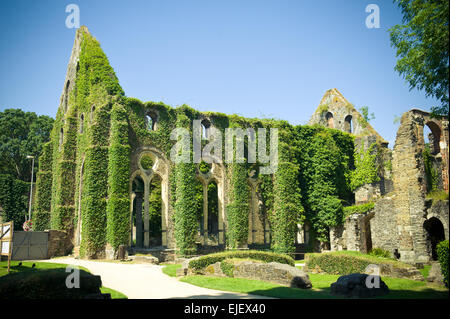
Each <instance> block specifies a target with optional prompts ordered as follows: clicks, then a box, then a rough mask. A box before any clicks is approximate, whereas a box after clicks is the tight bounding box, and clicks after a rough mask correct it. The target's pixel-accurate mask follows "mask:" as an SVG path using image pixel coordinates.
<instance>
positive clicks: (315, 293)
mask: <svg viewBox="0 0 450 319" xmlns="http://www.w3.org/2000/svg"><path fill="white" fill-rule="evenodd" d="M249 294H252V295H260V296H268V297H275V298H283V299H358V298H348V297H345V296H335V295H332V294H331V289H330V288H324V289H320V290H318V289H317V290H316V289H295V288H288V287H277V288H271V289H266V290H254V291H251V292H249ZM448 298H449V292H448V290H447V291H439V290H435V289H431V288H424V289H421V290H420V291H414V290H391V291H390V292H389V294H387V295H385V296H380V297H372V298H361V299H448Z"/></svg>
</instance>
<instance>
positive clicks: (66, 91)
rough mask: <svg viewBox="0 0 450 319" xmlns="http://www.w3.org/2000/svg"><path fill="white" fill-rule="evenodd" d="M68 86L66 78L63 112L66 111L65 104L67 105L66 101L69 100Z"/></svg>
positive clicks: (68, 82)
mask: <svg viewBox="0 0 450 319" xmlns="http://www.w3.org/2000/svg"><path fill="white" fill-rule="evenodd" d="M69 86H70V81H69V80H67V82H66V87H65V88H64V113H65V112H67V105H68V101H69Z"/></svg>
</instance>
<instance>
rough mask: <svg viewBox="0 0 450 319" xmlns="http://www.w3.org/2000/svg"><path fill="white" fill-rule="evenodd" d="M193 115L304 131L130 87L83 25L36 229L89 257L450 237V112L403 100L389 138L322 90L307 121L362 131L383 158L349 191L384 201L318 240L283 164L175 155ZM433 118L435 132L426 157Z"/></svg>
mask: <svg viewBox="0 0 450 319" xmlns="http://www.w3.org/2000/svg"><path fill="white" fill-rule="evenodd" d="M191 120H201V123H202V127H203V133H202V135H203V137H204V139H207V138H208V132H209V130H210V129H211V128H212V127H214V128H218V129H224V128H226V127H228V126H238V127H250V126H252V127H253V126H254V127H270V125H278V126H279V127H280V128H283V129H285V130H286V132H292V131H295V130H300V129H301V128H300V127H299V126H298V127H294V126H292V125H290V124H288V123H287V122H283V121H275V120H265V119H244V118H240V117H237V116H227V115H224V114H220V113H213V112H198V111H195V110H193V109H190V108H188V107H185V106H183V107H180V108H177V109H173V108H170V107H169V106H166V105H164V104H163V103H155V102H147V103H143V102H141V101H139V100H137V99H133V98H128V97H125V95H124V92H123V91H122V89H121V87H120V85H119V84H118V81H117V78H116V76H115V73H114V71H113V69H112V68H111V67H110V66H109V63H108V61H107V59H106V56H105V55H104V53H103V51H101V49H100V46H99V44H98V42H97V41H96V40H95V39H94V38H93V37H92V36H91V35H90V33H89V31H88V30H87V28H86V27H81V28H80V29H79V30H78V31H77V33H76V37H75V41H74V46H73V49H72V54H71V57H70V61H69V64H68V69H67V74H66V79H65V82H64V86H63V93H62V96H61V101H60V106H59V108H58V113H57V116H56V120H55V125H54V128H53V131H52V135H51V141H50V142H49V143H47V144H46V145H45V147H44V151H43V154H42V156H41V158H40V164H39V173H38V175H37V199H36V203H35V208H34V212H35V213H34V216H33V219H34V221H35V222H34V224H35V225H36V228H38V229H39V230H44V229H55V230H59V231H64V232H66V234H67V236H68V238H70V240H71V242H72V245H73V252H74V254H75V255H80V256H81V257H84V258H117V254H118V250H119V246H125V247H126V248H127V250H128V252H129V253H131V254H133V253H136V252H145V253H149V254H154V255H156V256H157V257H159V258H163V259H164V258H166V257H167V256H168V255H173V254H174V253H175V252H177V251H180V250H184V251H191V252H192V251H195V253H202V252H208V251H214V250H223V249H227V248H239V249H247V248H256V249H259V248H264V249H268V248H271V247H272V246H273V244H274V242H276V244H277V245H278V246H276V247H280V245H281V243H282V241H283V240H285V241H286V242H287V244H286V245H287V246H289V247H291V246H292V247H294V246H295V247H296V248H297V252H305V251H306V250H307V249H310V250H315V251H320V250H323V249H331V250H344V249H346V250H357V251H362V252H368V251H370V249H371V248H373V247H380V248H383V249H386V250H388V251H390V252H391V253H392V255H393V256H397V257H398V258H399V259H400V260H402V261H405V262H410V263H417V262H427V261H428V260H430V259H433V258H435V256H434V254H435V252H434V250H433V249H434V247H435V245H436V242H437V241H439V240H441V239H444V238H445V239H448V166H449V164H448V140H449V133H448V118H440V119H435V118H431V116H430V114H428V113H427V112H423V111H420V110H411V111H409V112H406V113H405V114H404V115H403V117H402V120H401V125H400V128H399V130H398V133H397V140H396V143H395V146H394V149H393V150H390V149H389V148H388V143H387V142H386V141H385V140H384V139H383V138H382V137H381V136H380V135H379V134H378V133H377V132H376V131H375V130H374V129H373V128H372V126H371V125H370V124H369V123H368V122H367V121H366V120H365V119H364V118H363V117H362V115H361V114H360V113H359V112H358V111H357V110H356V109H355V107H354V106H352V105H351V104H350V103H349V102H348V101H347V100H346V99H345V98H344V97H343V96H342V94H341V93H340V92H339V91H338V90H336V89H332V90H328V91H327V92H326V93H325V95H324V97H323V99H322V101H321V102H320V104H319V107H318V109H317V111H316V112H315V113H314V114H313V116H312V117H311V120H310V122H309V123H308V125H309V126H311V127H313V129H312V130H313V131H314V130H315V131H314V132H316V131H317V132H324V130H325V131H326V130H328V129H332V130H330V131H332V133H330V134H331V135H330V136H337V137H336V138H339V139H342V140H345V141H351V143H352V147H353V141H354V148H355V149H356V150H358V149H366V150H367V149H369V147H371V145H374V146H375V147H374V148H373V152H376V153H377V157H376V160H377V163H379V164H380V165H379V167H380V169H378V179H377V180H376V181H374V182H373V183H369V184H364V185H361V186H360V187H358V188H357V189H356V190H355V191H354V194H353V193H352V194H350V195H351V196H347V195H345V196H347V197H346V199H345V201H346V203H347V205H359V204H365V203H369V202H373V203H374V206H373V208H372V209H370V210H369V211H366V212H364V213H363V214H352V215H350V216H348V217H347V218H346V219H345V220H344V221H343V223H341V224H339V225H337V226H335V227H331V228H330V229H329V243H319V242H318V241H317V240H316V239H315V237H314V232H313V229H314V226H315V225H314V223H313V222H311V221H310V220H308V219H306V220H304V221H303V222H302V223H300V222H298V221H297V220H295V221H292V220H291V219H292V218H290V217H289V216H290V215H289V214H291V213H292V214H294V211H295V209H296V208H295V206H296V204H295V202H294V201H293V199H292V201H293V202H292V203H291V202H289V201H290V200H291V198H293V197H295V196H291V195H290V193H289V191H291V190H290V189H289V187H284V188H283V187H281V186H282V185H283V184H282V183H283V182H284V183H287V182H288V181H289V178H290V176H289V175H283V174H282V172H283V170H282V171H281V172H279V173H276V174H273V176H270V177H269V178H268V179H267V178H266V179H265V180H264V179H263V178H262V177H261V176H258V174H257V173H255V172H256V171H257V165H256V166H250V167H247V166H248V165H247V166H245V170H242V167H244V166H239V165H233V164H226V163H220V162H217V161H215V160H214V159H209V160H208V159H206V158H204V159H203V160H204V161H203V162H202V163H200V164H195V165H189V164H188V165H175V164H174V163H173V162H172V161H171V160H170V159H169V155H170V149H171V147H172V145H173V144H174V142H173V141H171V140H170V132H171V130H172V129H173V128H175V127H176V126H182V127H186V128H189V127H190V125H191V123H190V121H191ZM425 125H426V126H429V127H430V130H431V132H432V136H431V138H430V139H429V140H430V143H429V144H430V146H429V149H430V152H429V153H430V154H429V156H428V157H427V160H426V163H425V160H424V155H423V154H424V149H425V140H424V137H423V127H424V126H425ZM333 132H334V133H333ZM289 134H291V133H289ZM311 134H312V133H311ZM314 134H316V133H314ZM320 134H322V133H320ZM324 134H325V133H324ZM333 134H334V135H333ZM280 136H281V137H280V139H281V141H283V139H284V141H285V144H284V145H290V144H291V143H293V144H295V143H294V142H295V141H293V140H292V137H290V135H288V133H286V134H284V132H282V133H281V135H280ZM288 149H289V148H286V147H282V150H283V151H280V159H281V160H280V169H281V168H282V169H286V168H290V167H294V170H293V172H297V173H295V174H299V173H298V164H296V163H295V162H296V161H299V160H301V159H299V158H297V159H292V157H291V158H288V156H287V155H286V154H289V151H286V150H288ZM352 151H353V149H352ZM296 154H297V153H296ZM296 156H298V155H296ZM348 161H349V164H348V165H349V167H350V166H351V165H352V164H351V163H350V160H348ZM207 162H209V163H207ZM386 163H389V165H387V164H386ZM345 165H347V164H345ZM426 165H428V166H427V167H428V170H427V169H426V168H425V166H426ZM430 167H431V171H432V173H433V174H432V176H433V181H430V176H429V175H430V172H429V171H430ZM237 172H241V173H242V172H244V174H240V175H239V174H237ZM436 172H437V173H436ZM243 175H245V176H243ZM294 178H296V176H294ZM267 185H269V187H272V188H273V189H274V191H273V194H272V195H271V196H273V198H272V197H267V196H265V193H264V190H265V189H266V188H267ZM280 185H281V186H280ZM276 187H278V188H276ZM431 188H432V189H431ZM292 189H295V188H292ZM277 190H280V191H279V192H278V193H277ZM281 190H282V191H283V192H284V191H285V192H286V193H281ZM431 190H443V191H444V192H446V193H447V199H446V200H434V199H429V198H427V194H429V193H430V191H431ZM269 195H270V194H269ZM303 196H304V195H303ZM336 196H337V195H336ZM303 199H305V198H303ZM286 201H288V202H289V203H285V202H286ZM342 201H344V199H342ZM272 202H274V203H275V204H271V203H272ZM181 204H183V205H181ZM285 204H289V205H290V206H289V205H285ZM270 205H272V207H273V208H272V212H271V213H270V214H269V213H268V212H267V211H268V210H269V209H268V207H269V206H270ZM283 205H285V206H283ZM297 206H298V205H297ZM291 210H292V212H291ZM192 215H195V216H192ZM177 216H178V217H177ZM236 216H237V217H236ZM242 216H243V218H244V219H242ZM271 216H272V217H271ZM274 216H275V217H274ZM277 216H283V217H282V218H284V219H281V221H278V220H277V218H278V217H277ZM239 218H240V219H239ZM271 218H272V219H271ZM280 218H281V217H280ZM236 220H239V222H238V223H236ZM271 220H272V222H271ZM285 220H286V223H285V222H284V221H285ZM276 223H278V224H276ZM292 225H293V226H294V228H295V229H294V230H292V229H293V228H292V227H291V226H292ZM244 226H245V227H244ZM280 227H281V228H283V227H285V228H283V229H281V230H280V229H279V228H280ZM243 233H244V235H242V234H243ZM280 234H282V235H283V234H288V235H287V236H288V237H287V238H285V237H286V235H283V236H285V237H283V236H281V235H280ZM277 236H278V237H277ZM280 236H281V237H280ZM236 238H237V239H236ZM286 245H285V246H286ZM327 245H328V246H327ZM290 252H292V251H290Z"/></svg>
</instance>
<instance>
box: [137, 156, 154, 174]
mask: <svg viewBox="0 0 450 319" xmlns="http://www.w3.org/2000/svg"><path fill="white" fill-rule="evenodd" d="M140 164H141V167H142V169H145V170H146V171H148V170H150V169H151V168H152V167H153V164H154V161H153V158H152V157H151V156H150V155H142V156H141V160H140Z"/></svg>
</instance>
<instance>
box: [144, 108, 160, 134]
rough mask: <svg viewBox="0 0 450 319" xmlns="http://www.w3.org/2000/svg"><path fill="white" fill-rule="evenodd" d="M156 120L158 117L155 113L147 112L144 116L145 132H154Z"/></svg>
mask: <svg viewBox="0 0 450 319" xmlns="http://www.w3.org/2000/svg"><path fill="white" fill-rule="evenodd" d="M157 120H158V116H157V115H156V113H155V112H153V111H149V112H148V113H147V115H146V116H145V125H146V128H147V130H149V131H156V128H157V127H156V122H157Z"/></svg>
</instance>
